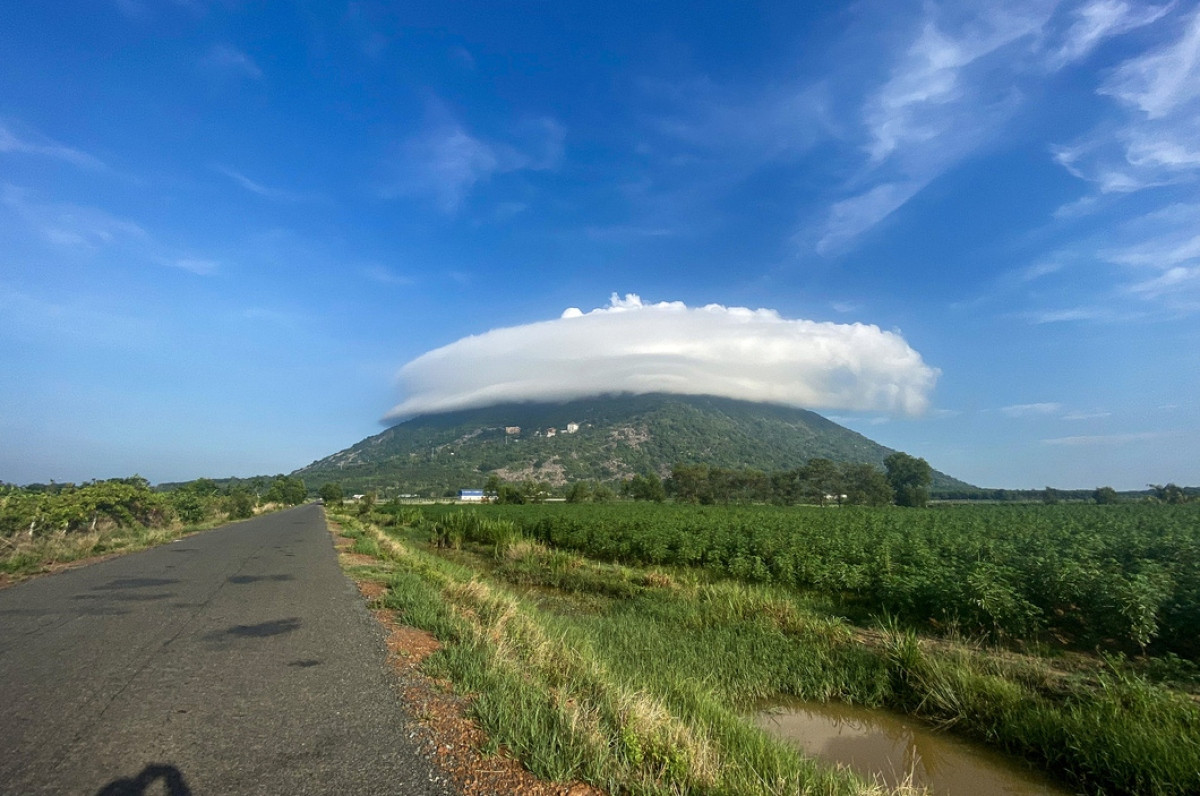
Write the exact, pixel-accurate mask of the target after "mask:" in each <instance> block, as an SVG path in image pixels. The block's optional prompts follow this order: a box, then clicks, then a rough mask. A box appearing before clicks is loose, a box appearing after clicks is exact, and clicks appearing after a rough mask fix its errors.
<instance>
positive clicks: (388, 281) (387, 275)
mask: <svg viewBox="0 0 1200 796" xmlns="http://www.w3.org/2000/svg"><path fill="white" fill-rule="evenodd" d="M362 274H363V276H365V277H366V278H367V279H370V280H371V281H372V282H378V283H379V284H381V285H396V286H403V285H411V284H413V279H412V277H408V276H404V275H402V274H397V273H396V272H395V271H393V270H392V269H390V268H388V267H386V266H383V265H369V266H367V267H366V268H363V269H362Z"/></svg>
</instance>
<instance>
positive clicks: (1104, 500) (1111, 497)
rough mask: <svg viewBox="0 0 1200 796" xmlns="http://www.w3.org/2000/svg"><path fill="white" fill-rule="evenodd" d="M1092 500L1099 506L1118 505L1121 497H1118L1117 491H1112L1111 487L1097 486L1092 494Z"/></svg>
mask: <svg viewBox="0 0 1200 796" xmlns="http://www.w3.org/2000/svg"><path fill="white" fill-rule="evenodd" d="M1092 500H1094V501H1095V502H1096V503H1099V504H1101V505H1107V504H1112V503H1120V502H1121V496H1120V495H1118V494H1117V490H1115V489H1113V488H1112V487H1111V486H1098V487H1096V490H1095V491H1094V492H1092Z"/></svg>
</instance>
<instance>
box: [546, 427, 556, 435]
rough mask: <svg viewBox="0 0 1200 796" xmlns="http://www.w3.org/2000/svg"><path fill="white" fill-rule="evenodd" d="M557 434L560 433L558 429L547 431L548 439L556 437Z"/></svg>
mask: <svg viewBox="0 0 1200 796" xmlns="http://www.w3.org/2000/svg"><path fill="white" fill-rule="evenodd" d="M557 433H558V429H557V428H548V429H546V436H547V437H553V436H554V435H556V434H557Z"/></svg>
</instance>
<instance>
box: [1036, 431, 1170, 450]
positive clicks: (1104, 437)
mask: <svg viewBox="0 0 1200 796" xmlns="http://www.w3.org/2000/svg"><path fill="white" fill-rule="evenodd" d="M1165 436H1167V435H1166V434H1165V433H1163V432H1160V431H1139V432H1133V433H1126V434H1079V435H1076V436H1070V437H1052V438H1050V439H1044V440H1042V444H1044V445H1064V446H1069V447H1074V448H1082V447H1093V446H1101V445H1128V444H1129V443H1132V442H1144V441H1146V440H1152V439H1159V438H1161V437H1165Z"/></svg>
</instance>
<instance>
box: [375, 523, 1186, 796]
mask: <svg viewBox="0 0 1200 796" xmlns="http://www.w3.org/2000/svg"><path fill="white" fill-rule="evenodd" d="M455 522H457V523H461V524H460V525H458V526H456V527H457V528H458V529H459V530H460V531H461V533H462V538H461V540H460V542H459V546H460V547H461V548H462V549H460V550H454V549H449V550H444V551H443V552H440V553H439V552H437V549H436V548H433V547H432V546H431V545H429V539H430V537H429V536H428V530H429V529H428V528H427V527H426V528H417V529H411V530H406V529H403V528H392V529H389V530H388V531H387V532H386V533H384V532H381V531H378V530H371V529H368V530H367V533H368V535H370V538H371V539H373V540H374V542H375V545H376V546H377V547H378V549H379V551H380V555H381V556H383V557H385V558H386V559H387V560H388V561H389V562H390V565H391V566H392V571H393V573H394V574H393V575H392V576H391V580H390V582H389V586H390V592H389V596H388V598H387V601H388V602H387V604H388V605H389V606H391V607H392V608H393V609H394V610H396V611H398V612H399V613H400V615H401V618H402V619H403V621H405V622H408V623H410V624H413V625H415V626H418V627H423V628H426V629H428V630H430V631H432V632H434V633H435V634H436V635H437V636H438V637H439V638H440V639H442V641H443V642H444V643H445V645H446V646H445V647H444V648H443V650H442V651H441V652H439V653H438V654H437V655H435V656H434V657H433V658H431V659H430V660H429V662H428V665H429V666H430V667H431V670H432V671H433V672H434V673H436V674H438V675H440V676H445V677H447V678H449V679H450V680H452V681H453V682H454V683H455V684H456V686H457V687H459V688H461V689H463V690H464V691H466V692H469V693H473V694H475V695H476V702H475V710H476V713H477V715H478V717H479V719H480V721H481V722H482V723H483V725H484V727H485V729H486V730H487V731H488V733H489V734H490V735H491V736H492V737H493V739H495V741H496V742H497V743H503V744H504V745H505V746H507V747H508V748H510V749H512V750H513V751H514V752H515V753H516V754H518V755H519V756H520V758H521V759H522V760H524V761H525V763H526V765H528V766H529V767H530V768H531V769H532V770H533V771H534V772H535V773H538V774H540V775H542V776H545V777H549V778H552V779H559V780H565V779H571V778H581V779H584V780H587V781H589V782H593V783H595V784H598V785H601V786H603V787H605V788H608V789H610V790H613V791H615V792H632V793H667V792H672V793H675V792H692V791H695V792H714V793H747V794H758V793H782V792H811V793H830V794H833V793H864V792H871V791H872V790H873V789H877V788H876V786H872V785H868V784H867V783H864V782H862V781H859V780H856V779H855V778H854V777H852V776H851V775H849V774H847V773H844V772H836V771H830V770H828V769H827V768H824V767H822V766H820V765H818V764H816V763H814V762H812V761H809V760H806V759H804V758H802V757H801V756H799V755H797V754H796V753H795V752H794V751H793V750H791V749H788V748H786V747H783V746H781V745H780V744H778V743H776V742H775V741H772V740H770V739H769V738H767V737H766V736H765V735H764V734H763V733H762V732H761V731H760V730H758V729H756V728H754V727H752V726H751V725H750V724H749V723H748V722H747V721H746V720H745V715H744V714H745V712H746V711H748V710H749V709H751V707H752V706H753V705H754V704H755V703H756V702H758V701H760V700H764V699H770V698H773V697H778V696H782V695H788V696H794V697H799V698H803V699H810V700H829V699H840V700H845V701H851V702H858V703H862V704H865V705H872V706H888V707H891V708H895V709H899V710H903V711H905V712H908V713H910V714H913V715H916V716H919V717H922V718H925V719H927V720H929V721H931V722H933V723H935V724H939V725H942V726H944V727H946V728H948V729H949V730H951V731H954V732H957V733H960V734H963V735H966V736H970V737H973V738H976V739H978V740H981V741H983V742H985V743H988V744H990V745H992V746H995V747H999V748H1002V749H1006V750H1008V751H1010V752H1012V753H1015V754H1018V755H1021V756H1023V757H1025V758H1027V759H1030V760H1033V761H1036V762H1039V763H1040V764H1041V765H1042V766H1043V767H1044V768H1046V770H1048V771H1050V772H1054V773H1056V774H1058V775H1059V776H1061V777H1063V778H1064V779H1066V781H1068V782H1069V783H1071V784H1072V785H1074V786H1075V787H1077V788H1080V789H1082V790H1085V791H1088V792H1093V793H1163V794H1185V793H1196V792H1200V773H1198V772H1200V711H1198V710H1197V707H1196V705H1195V703H1193V702H1192V701H1191V700H1190V699H1189V698H1187V697H1186V696H1184V695H1181V694H1178V693H1175V692H1172V691H1171V690H1170V689H1168V688H1165V687H1163V686H1161V685H1155V684H1153V683H1151V682H1149V681H1147V680H1145V679H1143V678H1141V677H1139V676H1138V675H1136V674H1135V673H1134V672H1133V670H1132V668H1131V667H1130V666H1129V665H1128V664H1127V663H1126V662H1124V661H1123V660H1121V659H1117V658H1110V659H1106V660H1103V661H1098V662H1097V663H1096V664H1095V665H1093V666H1091V667H1090V668H1088V667H1084V670H1083V671H1082V672H1081V673H1080V674H1079V675H1078V676H1074V677H1069V676H1065V675H1063V674H1062V673H1061V672H1057V671H1054V670H1053V669H1052V668H1051V667H1050V666H1049V665H1048V664H1047V663H1046V662H1045V661H1041V660H1039V659H1037V658H1035V657H1032V656H1016V655H1013V654H1010V653H1006V654H1004V655H999V654H997V653H996V651H994V650H991V649H988V648H984V647H976V646H972V645H969V644H963V643H948V642H946V641H944V640H938V641H930V640H922V639H920V638H918V637H917V636H916V635H915V634H914V633H913V632H912V631H911V630H909V629H906V628H905V627H904V626H903V625H901V624H900V623H897V622H892V623H890V624H889V623H886V622H885V624H884V625H883V626H882V627H879V628H874V629H872V628H860V627H855V626H854V625H852V624H850V623H849V622H847V621H846V620H845V619H842V618H840V617H838V616H836V615H831V614H830V613H829V611H828V606H827V605H825V604H823V603H822V602H821V601H820V600H817V599H814V598H811V597H804V596H803V595H800V594H798V593H797V592H795V591H794V590H790V589H787V588H785V587H782V586H772V585H756V584H749V583H745V582H741V581H737V580H714V579H713V578H712V577H710V576H709V575H708V574H706V573H704V572H702V571H697V570H689V569H663V568H643V567H632V566H627V565H623V564H616V563H604V562H595V561H591V560H589V559H586V558H583V557H582V556H580V555H578V554H576V553H570V552H564V551H559V550H555V549H553V548H550V547H547V546H546V545H544V544H542V543H539V542H530V541H527V540H520V539H516V540H514V539H513V538H511V537H509V536H506V537H505V540H504V545H503V547H501V546H500V545H499V544H498V543H497V540H496V539H494V538H492V537H490V536H488V533H490V532H486V531H483V530H481V529H480V528H481V526H475V525H472V524H471V521H470V520H466V519H460V520H455ZM445 556H449V557H450V559H453V560H448V559H447V558H446V557H445Z"/></svg>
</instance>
